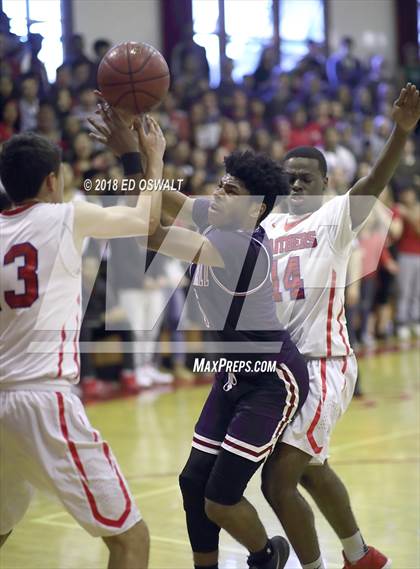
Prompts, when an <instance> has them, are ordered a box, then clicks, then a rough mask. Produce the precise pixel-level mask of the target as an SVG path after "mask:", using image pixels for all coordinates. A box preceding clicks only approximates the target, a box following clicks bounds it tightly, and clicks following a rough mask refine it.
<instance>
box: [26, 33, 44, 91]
mask: <svg viewBox="0 0 420 569" xmlns="http://www.w3.org/2000/svg"><path fill="white" fill-rule="evenodd" d="M43 39H44V38H43V37H42V36H41V34H29V35H28V41H27V42H26V51H25V53H24V55H23V58H22V61H21V64H20V69H21V73H23V74H26V73H31V74H32V75H33V76H34V77H36V78H37V80H38V84H39V91H40V95H41V98H45V97H46V96H47V95H48V93H49V90H50V84H49V82H48V75H47V70H46V69H45V65H44V64H43V62H42V61H41V60H40V59H39V57H38V54H39V52H40V51H41V49H42V42H43Z"/></svg>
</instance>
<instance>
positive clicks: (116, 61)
mask: <svg viewBox="0 0 420 569" xmlns="http://www.w3.org/2000/svg"><path fill="white" fill-rule="evenodd" d="M97 80H98V86H99V89H100V90H101V92H102V94H103V96H104V98H105V100H106V101H107V102H108V103H109V104H110V105H111V106H113V107H118V108H120V109H123V110H124V111H128V112H130V113H132V114H136V115H137V114H139V113H145V112H147V111H150V110H151V109H153V108H154V107H155V106H156V105H158V104H159V103H160V102H161V101H162V99H163V98H164V97H165V95H166V93H167V91H168V88H169V69H168V65H167V63H166V61H165V59H164V57H163V55H162V54H161V53H160V52H159V51H158V50H157V49H155V48H154V47H152V46H151V45H149V44H147V43H142V42H139V43H137V42H123V43H120V44H117V45H115V46H113V47H112V48H111V49H110V50H109V51H107V53H106V54H105V55H104V57H103V58H102V60H101V62H100V64H99V67H98V76H97Z"/></svg>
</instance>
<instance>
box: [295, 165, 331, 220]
mask: <svg viewBox="0 0 420 569" xmlns="http://www.w3.org/2000/svg"><path fill="white" fill-rule="evenodd" d="M284 169H285V172H286V174H287V175H288V176H289V188H290V194H289V211H290V213H293V214H295V215H302V214H305V213H309V212H311V211H315V210H316V209H318V208H319V207H321V205H322V200H323V193H324V191H325V188H326V187H327V182H328V178H326V177H325V178H324V177H323V176H322V174H321V172H320V170H319V166H318V162H317V161H316V160H314V159H312V158H289V160H286V162H285V163H284Z"/></svg>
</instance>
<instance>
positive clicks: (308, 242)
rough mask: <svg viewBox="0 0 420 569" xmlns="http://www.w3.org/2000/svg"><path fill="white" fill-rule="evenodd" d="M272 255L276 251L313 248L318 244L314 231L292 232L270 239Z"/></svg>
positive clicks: (287, 251) (276, 252) (286, 251)
mask: <svg viewBox="0 0 420 569" xmlns="http://www.w3.org/2000/svg"><path fill="white" fill-rule="evenodd" d="M270 241H271V246H272V248H273V255H276V254H278V253H289V252H290V251H299V250H300V249H313V248H315V247H317V246H318V241H317V239H316V232H315V231H307V232H305V233H293V235H282V236H280V237H277V238H276V239H271V240H270Z"/></svg>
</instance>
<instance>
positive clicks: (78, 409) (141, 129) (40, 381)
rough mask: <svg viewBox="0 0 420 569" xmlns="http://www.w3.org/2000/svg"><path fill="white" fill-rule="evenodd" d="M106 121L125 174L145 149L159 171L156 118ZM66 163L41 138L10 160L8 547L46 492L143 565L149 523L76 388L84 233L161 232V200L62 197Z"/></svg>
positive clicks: (0, 476) (2, 279) (5, 344)
mask: <svg viewBox="0 0 420 569" xmlns="http://www.w3.org/2000/svg"><path fill="white" fill-rule="evenodd" d="M103 117H104V119H105V124H103V125H102V126H100V128H101V129H102V130H103V132H106V133H107V134H108V135H109V137H110V139H111V140H112V148H113V149H114V151H115V153H116V154H117V155H118V156H121V160H122V163H123V166H124V171H125V175H126V176H130V177H131V178H133V179H135V180H140V179H141V174H140V171H141V162H140V146H141V147H142V148H143V150H146V151H147V154H146V158H147V171H146V177H149V178H154V177H156V176H157V175H158V173H159V164H161V162H162V157H163V152H164V148H165V140H164V138H163V135H162V132H161V131H160V129H159V127H158V126H157V124H156V123H155V121H153V120H152V119H149V118H146V119H144V121H145V123H147V125H146V124H145V123H143V125H142V124H141V123H140V121H139V120H138V121H137V122H136V127H137V128H136V130H131V129H129V128H128V127H127V126H126V125H125V123H124V122H123V120H122V118H121V117H120V116H119V115H118V114H117V113H116V112H114V111H112V110H110V109H108V110H106V111H104V112H103ZM146 126H147V128H148V132H146V128H145V127H146ZM60 162H61V158H60V152H59V150H58V149H57V148H56V147H55V146H53V145H52V144H51V143H50V142H49V141H48V140H46V139H44V138H42V137H40V136H37V135H34V134H22V135H17V136H15V137H12V139H10V141H9V142H7V143H6V144H4V146H3V150H2V154H1V155H0V174H1V180H2V183H3V185H4V188H5V190H6V193H7V195H8V197H9V199H10V200H11V202H12V204H13V205H12V207H11V208H10V209H9V210H6V211H4V212H2V213H1V214H0V235H1V240H0V309H1V311H0V546H1V545H3V543H4V542H5V541H6V539H7V537H8V536H9V535H10V533H11V531H12V530H13V528H14V527H15V525H16V524H17V523H18V522H19V521H20V520H21V518H22V517H23V515H24V514H25V512H26V510H27V508H28V506H29V503H30V500H31V497H32V495H33V491H34V489H36V488H39V489H45V490H47V491H50V492H52V493H53V494H55V495H56V496H57V497H58V499H59V500H60V501H61V503H62V504H63V506H64V507H65V509H66V510H67V511H68V512H69V513H70V514H71V515H72V516H73V517H74V518H75V520H76V521H77V522H78V523H79V524H80V525H81V526H82V527H84V528H85V529H86V530H87V531H88V532H89V533H90V534H91V535H93V536H101V537H103V539H104V541H105V543H106V545H107V547H108V549H109V551H110V558H109V567H110V568H114V569H128V568H130V569H132V568H134V567H136V568H142V569H144V568H145V567H147V564H148V555H149V537H148V530H147V526H146V524H145V523H144V521H143V520H142V519H141V516H140V513H139V511H138V509H137V507H136V505H135V503H134V501H133V498H132V496H131V494H130V491H129V489H128V487H127V483H126V481H125V480H124V477H123V476H122V474H121V473H120V470H119V468H118V464H117V462H116V460H115V458H114V456H113V454H112V452H111V450H110V448H109V446H108V444H107V443H106V441H104V440H102V438H101V436H100V434H99V433H98V431H96V430H95V429H94V428H92V426H91V425H90V423H89V420H88V418H87V416H86V414H85V411H84V409H83V406H82V404H81V402H80V400H79V399H78V397H76V396H75V395H73V394H72V393H71V387H72V385H74V384H75V383H77V382H78V380H79V346H78V339H79V330H80V324H81V307H80V305H81V303H80V295H81V250H82V244H83V240H84V238H86V237H96V238H104V239H107V238H113V237H123V236H124V237H127V236H137V235H147V234H149V233H152V232H154V231H155V229H156V227H157V224H158V223H159V220H160V210H161V197H160V195H159V193H158V192H152V193H150V192H148V194H147V195H146V194H144V193H142V194H141V195H140V196H139V198H138V200H137V205H136V206H135V207H125V206H118V207H109V208H101V207H98V206H97V205H93V204H92V203H88V202H83V201H78V202H74V203H63V179H62V172H61V164H60ZM39 342H41V343H44V342H45V346H46V347H45V349H41V350H39V349H38V350H37V349H36V344H37V343H39ZM38 345H39V344H38ZM41 345H42V344H41Z"/></svg>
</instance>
